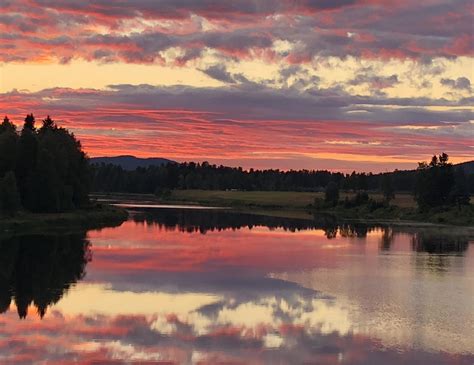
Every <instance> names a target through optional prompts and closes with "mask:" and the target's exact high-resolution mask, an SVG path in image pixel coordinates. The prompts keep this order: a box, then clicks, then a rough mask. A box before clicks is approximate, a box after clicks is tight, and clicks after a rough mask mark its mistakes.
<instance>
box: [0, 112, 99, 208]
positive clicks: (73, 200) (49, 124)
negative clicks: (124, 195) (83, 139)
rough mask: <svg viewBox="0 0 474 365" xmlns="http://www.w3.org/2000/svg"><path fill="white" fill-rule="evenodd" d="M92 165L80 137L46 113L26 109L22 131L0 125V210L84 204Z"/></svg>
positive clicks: (6, 121)
mask: <svg viewBox="0 0 474 365" xmlns="http://www.w3.org/2000/svg"><path fill="white" fill-rule="evenodd" d="M89 188H90V170H89V164H88V159H87V156H86V154H85V153H84V152H83V151H82V148H81V144H80V142H79V141H78V140H77V139H76V138H75V136H74V134H72V133H70V132H69V131H68V130H66V129H65V128H61V127H58V126H57V125H56V123H55V122H54V121H53V120H52V119H51V118H50V117H49V116H48V117H47V118H46V119H44V120H43V121H42V124H41V126H40V127H39V128H37V127H36V120H35V117H34V116H33V114H28V115H27V116H26V118H25V120H24V124H23V127H22V129H21V130H20V131H18V130H17V128H16V126H15V125H14V124H13V123H12V122H11V121H10V120H9V118H8V117H5V118H4V120H3V122H2V123H1V124H0V215H13V214H15V213H16V212H17V211H18V210H20V209H25V210H28V211H31V212H63V211H67V210H73V209H76V208H79V207H82V206H84V205H86V204H87V203H88V194H89Z"/></svg>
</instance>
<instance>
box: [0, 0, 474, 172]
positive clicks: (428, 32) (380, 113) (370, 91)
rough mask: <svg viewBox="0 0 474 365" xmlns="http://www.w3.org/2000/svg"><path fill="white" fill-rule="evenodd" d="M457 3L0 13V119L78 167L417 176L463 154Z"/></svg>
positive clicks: (48, 1) (466, 22) (61, 8)
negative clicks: (81, 152) (110, 160)
mask: <svg viewBox="0 0 474 365" xmlns="http://www.w3.org/2000/svg"><path fill="white" fill-rule="evenodd" d="M473 13H474V5H473V3H472V1H468V0H423V1H413V0H398V1H389V0H233V1H218V0H201V1H198V0H156V1H152V0H120V1H112V0H90V1H84V0H68V1H60V0H11V1H10V0H2V1H0V113H3V114H7V115H8V116H9V117H10V118H11V119H12V120H13V121H14V122H15V123H17V124H18V125H20V124H21V123H22V121H23V118H24V116H25V115H26V113H30V112H33V113H34V114H35V116H36V117H37V119H38V120H41V119H43V118H44V117H45V116H46V115H47V114H50V115H51V116H52V118H53V119H55V120H56V121H57V122H59V123H60V124H61V125H64V126H66V127H67V128H69V129H71V130H72V131H73V132H74V133H75V134H76V135H77V136H78V137H79V138H80V139H81V141H82V144H83V146H84V149H85V150H86V152H87V153H88V154H89V155H90V156H112V155H118V154H132V155H135V156H140V157H151V156H153V157H155V156H156V157H166V158H170V159H174V160H177V161H191V160H193V161H204V160H207V161H209V162H211V163H217V164H226V165H232V166H243V167H245V168H250V167H256V168H281V169H292V168H293V169H299V168H309V169H330V170H339V171H344V172H350V171H352V170H357V171H388V170H393V169H395V168H413V167H416V162H417V161H421V160H427V159H429V156H430V155H432V154H433V153H440V152H443V151H444V152H446V153H448V154H449V155H450V156H451V158H452V161H453V162H460V161H466V160H472V159H473V156H474V116H473V110H474V103H473V101H474V97H473V96H474V95H473V88H474V86H473V85H472V83H474V62H473V60H474V47H473V44H474V29H473V21H472V20H473Z"/></svg>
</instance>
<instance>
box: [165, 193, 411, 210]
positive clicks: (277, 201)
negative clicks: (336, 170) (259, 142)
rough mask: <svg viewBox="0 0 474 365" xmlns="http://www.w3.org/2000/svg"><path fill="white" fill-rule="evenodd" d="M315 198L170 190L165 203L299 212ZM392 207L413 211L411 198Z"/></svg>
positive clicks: (400, 198)
mask: <svg viewBox="0 0 474 365" xmlns="http://www.w3.org/2000/svg"><path fill="white" fill-rule="evenodd" d="M354 196H355V193H352V192H341V194H340V198H341V200H344V199H345V198H346V197H348V198H352V197H354ZM369 196H370V198H372V199H374V200H377V201H382V200H383V196H382V194H379V193H369ZM315 198H319V199H324V193H322V192H297V191H222V190H173V192H172V193H171V195H170V196H169V197H168V198H167V199H165V201H169V202H186V203H187V204H189V203H194V204H200V205H218V206H227V207H249V206H254V207H262V208H286V209H302V208H307V207H309V206H311V205H312V204H313V202H314V199H315ZM392 204H393V205H396V206H399V207H402V208H414V207H415V201H414V199H413V195H411V194H396V196H395V199H394V200H393V202H392Z"/></svg>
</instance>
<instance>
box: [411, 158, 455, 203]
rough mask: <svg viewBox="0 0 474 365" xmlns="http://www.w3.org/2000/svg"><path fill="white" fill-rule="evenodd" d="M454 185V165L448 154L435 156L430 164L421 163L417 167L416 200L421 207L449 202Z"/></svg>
mask: <svg viewBox="0 0 474 365" xmlns="http://www.w3.org/2000/svg"><path fill="white" fill-rule="evenodd" d="M453 186H454V172H453V165H452V164H451V163H449V162H448V155H447V154H445V153H443V154H441V155H439V156H433V158H432V159H431V162H430V163H429V164H426V163H424V162H423V163H420V164H419V166H418V169H417V180H416V186H415V200H416V202H417V203H418V206H419V207H420V208H421V209H427V208H432V207H437V206H441V205H445V204H447V203H449V196H450V193H451V190H452V188H453Z"/></svg>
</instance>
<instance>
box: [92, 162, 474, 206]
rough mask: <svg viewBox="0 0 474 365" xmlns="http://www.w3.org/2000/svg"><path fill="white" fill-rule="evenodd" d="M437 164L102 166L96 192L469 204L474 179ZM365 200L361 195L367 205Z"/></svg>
mask: <svg viewBox="0 0 474 365" xmlns="http://www.w3.org/2000/svg"><path fill="white" fill-rule="evenodd" d="M435 160H436V162H434V161H435ZM435 160H433V161H432V162H431V163H429V164H427V163H421V164H420V167H419V168H418V169H417V170H413V171H397V170H396V171H394V172H391V173H382V174H372V173H369V174H366V173H356V172H353V173H351V174H342V173H340V172H330V171H315V170H298V171H295V170H290V171H281V170H254V169H250V170H243V169H242V168H233V167H226V166H217V165H211V164H209V163H207V162H203V163H194V162H190V163H169V164H165V165H162V166H150V167H139V168H137V169H135V170H133V171H128V170H125V169H123V168H122V167H120V166H117V165H112V164H104V163H101V164H96V165H93V169H92V170H93V171H92V175H93V178H92V179H93V183H92V186H93V190H94V191H96V192H122V193H142V194H155V195H157V196H166V195H167V194H168V193H169V192H170V191H171V190H173V189H202V190H246V191H252V190H259V191H310V192H311V191H315V192H316V191H326V192H327V194H326V195H327V196H328V200H330V201H333V202H334V201H335V202H337V201H338V200H339V190H345V191H353V192H358V193H362V192H367V191H379V192H382V193H383V195H384V197H385V200H386V201H390V200H391V199H393V197H394V195H395V192H410V193H415V196H416V198H417V201H418V203H419V205H420V206H423V207H429V206H435V205H442V204H448V203H452V202H453V201H454V200H456V202H457V203H463V202H466V201H468V200H469V199H468V198H466V196H469V193H472V192H474V174H470V175H466V174H465V173H464V171H463V170H462V168H455V166H453V165H452V164H450V163H448V156H447V155H446V154H442V155H440V156H439V157H437V156H436V157H435ZM431 191H432V192H431ZM428 192H431V193H429V194H431V195H430V196H426V194H427V193H428ZM365 195H367V194H365ZM365 195H364V194H359V200H361V202H363V200H364V198H365ZM455 196H456V197H457V198H455ZM432 200H433V201H432Z"/></svg>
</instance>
